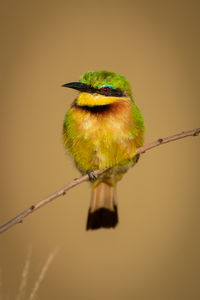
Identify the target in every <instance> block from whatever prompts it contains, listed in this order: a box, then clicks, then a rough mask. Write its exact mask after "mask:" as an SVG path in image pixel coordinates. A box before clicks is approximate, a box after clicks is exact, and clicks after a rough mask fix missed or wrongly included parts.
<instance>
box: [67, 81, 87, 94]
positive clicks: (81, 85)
mask: <svg viewBox="0 0 200 300" xmlns="http://www.w3.org/2000/svg"><path fill="white" fill-rule="evenodd" d="M61 86H62V87H67V88H70V89H75V90H78V91H80V92H89V90H90V87H89V86H88V85H87V84H84V83H81V82H69V83H65V84H63V85H61Z"/></svg>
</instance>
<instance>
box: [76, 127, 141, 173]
mask: <svg viewBox="0 0 200 300" xmlns="http://www.w3.org/2000/svg"><path fill="white" fill-rule="evenodd" d="M116 127H117V126H115V128H113V127H110V128H102V127H101V126H99V127H98V126H97V127H96V128H94V127H91V128H89V126H88V124H85V126H84V127H83V128H82V130H80V132H79V135H78V136H77V137H76V140H75V141H74V147H73V148H74V151H73V156H74V160H75V162H76V165H77V167H78V168H79V169H80V170H81V171H82V172H87V171H88V170H95V169H103V168H105V167H114V166H117V165H119V166H123V165H126V164H129V163H130V160H131V158H132V157H133V156H134V153H135V150H136V147H135V143H134V139H133V137H132V135H131V133H130V132H123V131H122V130H121V129H120V126H118V128H116Z"/></svg>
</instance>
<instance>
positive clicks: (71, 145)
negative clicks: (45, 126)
mask: <svg viewBox="0 0 200 300" xmlns="http://www.w3.org/2000/svg"><path fill="white" fill-rule="evenodd" d="M63 86H64V87H68V88H72V89H76V90H78V91H79V94H78V96H77V98H76V99H75V100H74V102H73V103H72V105H71V107H70V109H69V110H68V111H67V113H66V116H65V120H64V125H63V139H64V145H65V147H66V149H67V150H68V152H69V153H70V154H71V155H72V157H73V159H74V161H75V164H76V166H77V168H78V169H79V171H80V172H81V173H82V174H88V175H89V177H90V179H91V185H92V197H91V203H90V207H89V212H88V219H87V226H86V228H87V230H88V229H98V228H101V227H104V228H110V227H115V226H116V225H117V223H118V213H117V202H116V183H117V181H119V180H120V179H121V178H122V177H123V175H124V174H125V173H126V172H127V170H128V169H129V168H130V167H132V166H133V165H134V164H135V163H136V162H137V160H138V158H139V156H138V155H135V154H136V150H137V148H139V147H141V146H142V145H143V138H144V121H143V118H142V115H141V112H140V110H139V109H138V107H137V106H136V104H135V102H134V100H133V96H132V91H131V87H130V84H129V82H128V80H127V79H126V78H125V77H123V76H122V75H118V74H116V73H113V72H109V71H97V72H86V73H85V74H84V75H83V76H82V77H81V78H80V79H79V81H78V82H70V83H67V84H64V85H63ZM107 167H109V170H108V171H106V172H104V173H102V174H101V175H100V176H99V177H98V178H95V176H94V174H93V173H92V171H93V170H99V169H100V170H101V169H104V168H107ZM92 177H93V178H92ZM92 179H93V180H92Z"/></svg>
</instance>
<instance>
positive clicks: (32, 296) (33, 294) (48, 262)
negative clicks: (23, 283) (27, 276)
mask: <svg viewBox="0 0 200 300" xmlns="http://www.w3.org/2000/svg"><path fill="white" fill-rule="evenodd" d="M57 252H58V249H55V250H54V251H53V252H52V253H50V255H49V256H48V258H47V260H46V262H45V264H44V266H43V267H42V269H41V272H40V274H39V277H38V279H37V281H36V282H35V285H34V287H33V290H32V292H31V294H30V296H29V298H28V300H33V299H36V294H37V292H38V290H39V287H40V285H41V283H42V281H43V280H44V277H45V274H46V272H47V270H48V269H49V267H50V265H51V263H52V261H53V259H54V257H55V256H56V254H57Z"/></svg>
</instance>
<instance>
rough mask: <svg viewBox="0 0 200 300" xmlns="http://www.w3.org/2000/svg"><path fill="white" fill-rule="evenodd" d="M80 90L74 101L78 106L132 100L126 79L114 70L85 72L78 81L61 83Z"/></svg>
mask: <svg viewBox="0 0 200 300" xmlns="http://www.w3.org/2000/svg"><path fill="white" fill-rule="evenodd" d="M62 86H63V87H68V88H72V89H76V90H78V91H80V93H79V95H78V97H77V99H76V103H77V105H79V106H90V107H93V106H99V105H108V104H111V103H114V102H116V101H126V102H127V101H128V102H130V101H133V97H132V92H131V87H130V84H129V82H128V80H127V79H126V78H125V77H124V76H122V75H118V74H116V73H114V72H109V71H97V72H91V71H88V72H86V73H85V74H84V75H83V76H81V77H80V79H79V81H78V82H70V83H66V84H63V85H62Z"/></svg>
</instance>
